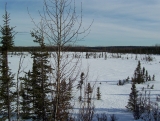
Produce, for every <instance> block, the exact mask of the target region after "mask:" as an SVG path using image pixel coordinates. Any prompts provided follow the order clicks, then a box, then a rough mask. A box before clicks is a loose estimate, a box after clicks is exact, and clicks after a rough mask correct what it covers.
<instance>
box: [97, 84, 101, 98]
mask: <svg viewBox="0 0 160 121" xmlns="http://www.w3.org/2000/svg"><path fill="white" fill-rule="evenodd" d="M100 99H101V93H100V87H97V100H100Z"/></svg>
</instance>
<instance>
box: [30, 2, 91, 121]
mask: <svg viewBox="0 0 160 121" xmlns="http://www.w3.org/2000/svg"><path fill="white" fill-rule="evenodd" d="M39 14H40V16H41V19H42V20H43V21H44V23H45V28H46V29H45V31H44V34H45V39H47V40H48V42H49V45H51V46H53V47H55V53H52V56H53V58H54V62H53V64H52V66H53V68H54V71H53V82H54V87H55V88H54V89H55V90H54V95H53V96H54V97H55V98H54V103H55V105H54V116H53V118H54V120H55V121H57V120H58V119H60V115H59V114H61V113H62V112H63V111H64V110H63V109H62V108H61V104H62V103H63V101H61V98H62V95H63V94H61V92H63V91H61V90H62V89H61V87H63V86H61V85H62V83H63V84H64V81H65V84H66V86H67V85H68V86H69V85H71V83H72V86H73V82H74V81H75V80H76V78H77V76H78V75H79V71H77V68H78V67H79V66H78V64H79V58H77V60H76V61H75V60H73V58H71V59H69V58H66V56H65V54H66V52H65V51H67V45H72V44H74V43H75V42H76V41H79V40H81V39H83V38H84V37H85V36H86V35H88V33H89V30H90V26H91V24H90V25H89V26H88V28H86V29H85V28H83V26H82V4H81V11H80V13H79V14H77V12H76V6H75V0H44V8H43V12H42V13H41V12H39ZM31 19H32V21H33V23H34V24H35V26H36V27H37V28H38V29H39V30H41V28H40V27H39V26H38V25H37V24H36V22H35V21H34V20H33V18H32V17H31ZM79 35H80V36H81V37H79ZM73 63H74V64H73ZM66 91H68V90H67V89H66ZM63 108H64V107H63ZM61 120H62V119H61Z"/></svg>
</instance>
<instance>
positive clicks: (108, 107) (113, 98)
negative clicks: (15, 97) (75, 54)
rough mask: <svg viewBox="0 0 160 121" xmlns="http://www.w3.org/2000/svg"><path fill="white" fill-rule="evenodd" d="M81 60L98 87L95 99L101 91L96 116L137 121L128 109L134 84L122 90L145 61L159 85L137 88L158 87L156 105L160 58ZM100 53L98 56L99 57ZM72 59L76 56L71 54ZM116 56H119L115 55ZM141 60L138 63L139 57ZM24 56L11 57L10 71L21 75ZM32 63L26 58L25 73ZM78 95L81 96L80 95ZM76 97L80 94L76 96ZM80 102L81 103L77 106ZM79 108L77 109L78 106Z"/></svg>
mask: <svg viewBox="0 0 160 121" xmlns="http://www.w3.org/2000/svg"><path fill="white" fill-rule="evenodd" d="M79 54H80V55H83V56H81V57H82V59H81V71H83V72H84V73H85V72H87V70H88V68H89V74H88V79H87V80H88V82H90V83H91V84H95V92H94V93H93V96H96V88H97V87H100V92H101V95H102V97H101V100H96V99H94V105H95V111H96V112H95V113H106V114H115V115H116V117H117V118H118V121H134V118H133V115H132V113H131V112H128V111H127V109H126V108H125V106H126V105H127V102H128V98H129V93H130V92H131V84H125V85H123V86H118V85H117V83H118V81H119V80H123V79H126V78H127V77H128V76H129V77H130V79H131V77H133V74H134V70H135V68H136V67H137V64H138V60H140V61H141V67H145V69H146V70H148V74H149V75H151V77H152V75H153V74H154V75H155V81H149V82H146V83H145V84H139V85H138V84H136V87H137V89H138V90H141V89H142V87H145V88H146V87H147V85H148V84H149V85H152V84H154V89H152V90H151V99H152V100H153V101H155V99H156V96H157V95H158V94H160V88H159V87H160V80H159V79H160V71H159V67H160V56H159V55H151V56H152V57H153V61H151V62H147V61H146V60H143V58H144V57H145V56H146V55H135V54H121V58H114V57H112V54H111V53H107V59H106V60H105V59H104V57H103V58H93V57H90V58H89V59H86V58H85V53H83V54H82V53H79ZM98 54H100V53H97V55H98ZM71 55H72V54H71ZM115 55H116V54H115ZM136 56H137V60H135V57H136ZM19 59H20V56H16V55H13V56H12V57H11V56H10V55H9V61H10V62H11V63H10V68H11V71H12V72H13V73H17V70H18V64H19ZM31 66H32V59H31V58H30V55H28V56H25V58H24V62H23V69H24V70H25V71H27V70H28V69H31ZM76 93H77V92H76ZM75 95H76V94H75ZM77 98H78V97H75V98H74V99H75V104H78V99H77ZM76 101H77V102H76ZM75 106H76V105H75Z"/></svg>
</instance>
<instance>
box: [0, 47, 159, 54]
mask: <svg viewBox="0 0 160 121" xmlns="http://www.w3.org/2000/svg"><path fill="white" fill-rule="evenodd" d="M56 49H57V47H56V46H47V47H46V51H55V50H56ZM0 50H1V47H0ZM39 50H40V47H38V46H29V47H22V46H19V47H13V49H12V51H13V52H32V51H39ZM63 51H72V52H111V53H133V54H160V46H109V47H84V46H76V47H72V46H66V47H64V49H63Z"/></svg>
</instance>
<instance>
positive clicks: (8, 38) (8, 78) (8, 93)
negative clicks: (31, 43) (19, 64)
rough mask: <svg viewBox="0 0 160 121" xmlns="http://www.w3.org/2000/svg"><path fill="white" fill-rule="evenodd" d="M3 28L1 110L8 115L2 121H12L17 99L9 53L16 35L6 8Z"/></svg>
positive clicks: (0, 67)
mask: <svg viewBox="0 0 160 121" xmlns="http://www.w3.org/2000/svg"><path fill="white" fill-rule="evenodd" d="M3 19H4V20H3V21H4V24H3V26H0V32H1V35H2V36H1V37H0V39H1V42H0V43H1V44H2V47H1V65H0V73H1V74H0V80H1V85H0V110H1V111H2V112H4V113H6V115H3V116H2V120H5V119H8V120H9V121H10V120H11V113H12V112H13V109H14V106H13V105H12V102H14V99H15V93H14V92H13V89H11V88H12V87H14V86H15V83H14V82H13V79H14V75H13V74H12V73H11V70H10V69H9V66H8V51H9V50H11V49H12V47H13V45H14V41H13V39H14V35H15V32H14V31H13V29H14V27H10V25H9V24H10V14H9V13H8V12H7V10H6V6H5V14H4V15H3Z"/></svg>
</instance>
